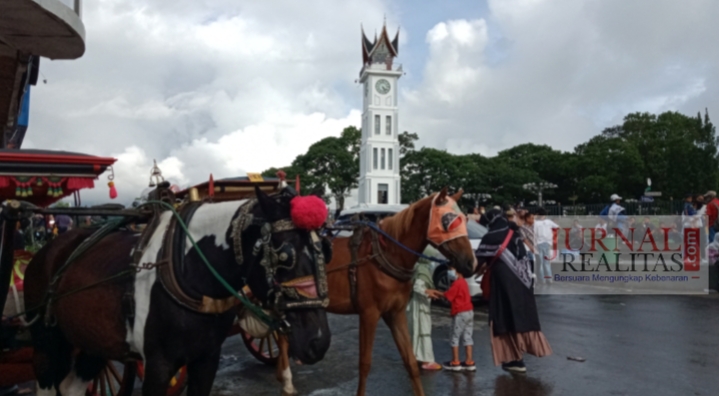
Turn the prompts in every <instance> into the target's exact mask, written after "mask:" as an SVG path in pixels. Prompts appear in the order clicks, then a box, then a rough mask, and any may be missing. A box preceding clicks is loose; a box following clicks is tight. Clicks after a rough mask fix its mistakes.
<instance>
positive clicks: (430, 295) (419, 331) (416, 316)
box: [407, 246, 442, 371]
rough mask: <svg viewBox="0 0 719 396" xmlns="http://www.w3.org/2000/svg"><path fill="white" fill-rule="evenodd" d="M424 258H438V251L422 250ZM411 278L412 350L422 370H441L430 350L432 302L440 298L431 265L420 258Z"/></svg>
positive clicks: (432, 351) (429, 247)
mask: <svg viewBox="0 0 719 396" xmlns="http://www.w3.org/2000/svg"><path fill="white" fill-rule="evenodd" d="M424 255H425V256H430V257H439V256H441V254H440V253H439V251H437V250H436V249H434V248H433V247H431V246H427V248H426V249H425V250H424ZM414 271H415V272H414V277H413V278H412V283H413V287H412V298H411V299H410V300H409V305H408V306H407V311H408V313H409V323H410V330H411V333H412V349H413V350H414V356H415V357H416V358H417V361H418V362H419V363H420V368H421V369H422V370H428V371H433V370H441V369H442V366H441V365H439V364H438V363H437V362H435V360H434V349H433V348H432V311H431V310H432V300H433V299H437V298H440V297H441V296H442V293H441V292H439V291H437V290H434V282H433V281H432V264H431V263H430V262H429V260H427V259H425V258H420V259H419V261H418V263H417V266H416V268H415V270H414Z"/></svg>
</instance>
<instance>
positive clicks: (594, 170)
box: [575, 135, 645, 202]
mask: <svg viewBox="0 0 719 396" xmlns="http://www.w3.org/2000/svg"><path fill="white" fill-rule="evenodd" d="M575 153H576V155H577V157H578V163H577V167H578V169H579V172H580V175H581V176H582V177H580V180H579V181H578V184H577V191H576V193H577V194H578V196H579V198H580V201H584V202H607V201H608V200H609V196H610V195H611V194H614V193H617V194H619V195H621V196H623V197H625V198H629V197H639V196H640V195H641V194H642V191H643V190H644V182H643V180H644V174H645V171H644V164H643V163H642V158H641V155H640V153H639V150H638V149H637V147H636V146H634V145H633V144H632V143H631V142H629V141H627V140H626V139H624V138H621V137H607V136H605V135H599V136H595V137H593V138H592V139H590V140H589V142H587V143H584V144H581V145H579V146H577V147H576V148H575Z"/></svg>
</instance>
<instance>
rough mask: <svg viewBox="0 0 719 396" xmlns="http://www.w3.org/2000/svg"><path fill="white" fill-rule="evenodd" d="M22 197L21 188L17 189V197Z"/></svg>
mask: <svg viewBox="0 0 719 396" xmlns="http://www.w3.org/2000/svg"><path fill="white" fill-rule="evenodd" d="M21 195H22V190H21V189H20V187H15V196H17V197H19V196H21Z"/></svg>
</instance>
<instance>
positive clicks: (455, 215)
mask: <svg viewBox="0 0 719 396" xmlns="http://www.w3.org/2000/svg"><path fill="white" fill-rule="evenodd" d="M461 195H462V192H461V191H460V192H459V193H457V194H455V195H454V196H452V197H448V196H447V189H446V188H445V189H444V190H442V192H440V193H439V194H433V195H431V196H429V197H426V198H424V199H422V200H420V201H417V202H415V203H414V204H412V205H411V206H410V207H408V208H407V209H405V210H403V211H401V212H399V213H397V214H396V215H394V216H392V217H388V218H386V219H384V220H382V221H381V223H380V225H379V227H380V228H381V229H382V230H383V231H384V232H386V233H387V234H388V235H390V236H391V237H392V238H394V239H395V240H397V241H399V242H400V243H401V244H402V245H404V246H406V247H408V248H409V249H411V250H412V251H414V252H422V251H424V249H425V248H426V247H427V245H428V244H430V243H431V244H432V245H434V246H435V247H437V248H438V249H439V251H440V252H441V253H442V254H443V255H444V256H445V257H447V258H448V259H449V260H451V261H452V262H453V264H454V265H456V266H457V270H458V271H459V272H460V273H462V274H463V275H464V276H470V275H471V273H472V271H473V270H474V267H475V265H476V261H475V258H474V252H473V250H472V246H471V245H470V243H469V238H468V237H467V229H466V218H465V217H464V215H462V214H461V212H460V211H459V208H458V207H457V205H456V202H457V201H458V200H459V198H460V197H461ZM361 232H363V234H362V235H361V241H360V243H359V246H356V247H355V246H352V245H353V242H352V239H353V238H336V239H335V240H334V241H333V244H332V245H333V255H332V260H331V261H330V263H329V264H328V266H327V279H328V285H329V298H330V304H329V306H328V307H327V311H328V312H331V313H335V314H343V315H357V314H359V316H360V359H359V360H360V362H359V363H360V367H359V368H360V378H359V387H358V389H357V395H364V394H365V388H366V383H367V375H368V374H369V371H370V366H371V364H372V345H373V343H374V338H375V331H376V329H377V323H378V322H379V319H380V318H382V319H383V320H384V322H385V323H386V324H387V326H389V328H390V330H391V331H392V337H393V338H394V341H395V344H396V345H397V349H398V350H399V353H400V355H401V356H402V360H403V362H404V365H405V367H406V369H407V372H408V373H409V375H410V377H411V379H412V388H413V390H414V394H415V395H424V390H423V389H422V383H421V382H420V378H419V367H418V365H417V360H416V359H415V356H414V353H413V351H412V343H411V339H410V335H409V329H408V326H407V316H406V309H407V304H408V303H409V299H410V296H411V292H412V282H411V281H410V277H411V273H412V271H413V268H414V266H415V264H416V263H417V260H418V256H417V255H416V254H413V253H411V252H408V251H406V250H404V249H402V248H401V247H400V246H398V245H396V244H394V243H393V242H391V241H388V240H386V239H385V238H379V240H380V242H379V246H381V255H382V256H384V258H385V259H386V260H383V259H382V258H381V257H380V256H379V255H378V253H380V252H377V251H376V247H373V238H376V236H374V235H373V233H374V231H372V230H369V229H365V230H363V231H361ZM375 235H376V234H375ZM375 246H377V244H376V243H375ZM354 249H356V254H353V250H354ZM353 256H354V257H353ZM353 261H354V262H355V263H356V282H355V284H356V301H353V298H352V295H351V291H350V290H351V288H352V285H351V283H352V282H351V281H350V268H351V265H350V263H352V262H353ZM387 263H390V265H392V266H393V267H395V268H397V269H400V270H401V272H403V273H404V274H406V275H408V276H392V275H390V274H389V273H388V272H387V271H384V270H383V269H382V268H384V267H386V266H387ZM389 272H392V271H389ZM400 278H401V279H400ZM279 346H280V358H279V361H278V364H277V379H278V381H280V382H282V383H283V389H282V394H283V396H284V395H292V394H295V393H296V391H295V388H294V386H293V384H292V374H291V371H290V367H289V359H288V356H287V342H286V341H282V340H280V342H279Z"/></svg>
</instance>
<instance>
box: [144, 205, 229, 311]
mask: <svg viewBox="0 0 719 396" xmlns="http://www.w3.org/2000/svg"><path fill="white" fill-rule="evenodd" d="M188 223H189V222H188ZM178 228H179V226H178V224H177V218H176V217H175V216H172V219H170V224H169V225H168V227H167V230H166V231H165V237H164V240H163V245H162V251H161V252H160V254H159V260H158V262H157V264H156V267H157V275H158V278H159V279H160V283H162V286H163V287H164V288H165V291H167V293H168V294H169V295H170V297H172V299H173V300H175V302H177V303H178V304H180V305H182V306H183V307H185V308H187V309H190V310H192V311H195V312H199V313H204V314H220V313H224V312H226V311H228V310H230V309H231V308H232V307H234V306H235V305H237V304H238V303H239V301H238V300H235V298H234V297H233V296H229V297H226V298H221V299H215V298H211V297H207V296H202V299H201V300H198V299H195V298H192V297H190V296H188V295H187V293H185V292H184V291H183V290H182V287H181V286H180V284H179V282H178V281H177V276H176V274H175V271H174V266H173V265H172V260H173V256H176V255H177V254H174V255H173V252H177V250H176V249H175V247H176V246H175V242H176V241H177V239H176V238H175V230H177V229H178ZM179 231H180V232H183V231H182V230H179ZM183 235H184V232H183ZM181 240H183V241H184V237H183V238H182V239H181ZM182 253H184V248H183V249H182ZM183 255H184V254H183ZM174 259H179V258H178V257H174Z"/></svg>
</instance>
